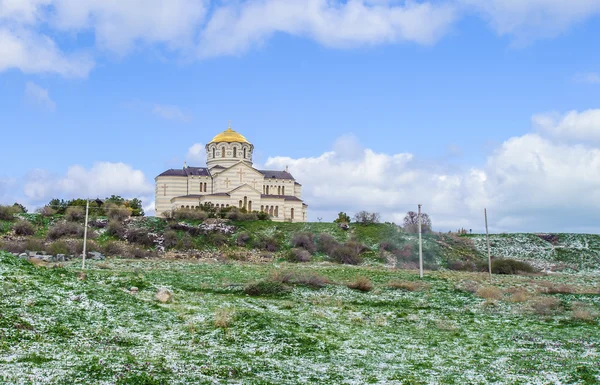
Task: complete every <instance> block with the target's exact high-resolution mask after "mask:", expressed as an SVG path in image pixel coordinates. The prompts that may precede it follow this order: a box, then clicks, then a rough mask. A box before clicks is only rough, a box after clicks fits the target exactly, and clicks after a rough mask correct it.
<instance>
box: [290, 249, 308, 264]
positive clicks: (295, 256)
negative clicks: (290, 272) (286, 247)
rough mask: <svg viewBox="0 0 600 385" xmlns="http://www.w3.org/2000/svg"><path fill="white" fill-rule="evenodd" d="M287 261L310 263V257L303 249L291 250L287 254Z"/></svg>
mask: <svg viewBox="0 0 600 385" xmlns="http://www.w3.org/2000/svg"><path fill="white" fill-rule="evenodd" d="M287 260H288V261H290V262H310V260H311V255H310V253H309V252H308V251H306V250H305V249H292V250H290V252H289V253H288V257H287Z"/></svg>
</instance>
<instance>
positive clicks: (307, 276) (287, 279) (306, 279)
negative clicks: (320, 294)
mask: <svg viewBox="0 0 600 385" xmlns="http://www.w3.org/2000/svg"><path fill="white" fill-rule="evenodd" d="M270 280H271V281H273V282H280V283H285V284H292V285H303V286H308V287H310V288H312V289H319V288H322V287H324V286H325V285H327V284H328V283H329V279H327V277H323V276H321V275H318V274H315V273H294V272H290V271H285V272H276V273H275V274H273V275H272V276H271V278H270Z"/></svg>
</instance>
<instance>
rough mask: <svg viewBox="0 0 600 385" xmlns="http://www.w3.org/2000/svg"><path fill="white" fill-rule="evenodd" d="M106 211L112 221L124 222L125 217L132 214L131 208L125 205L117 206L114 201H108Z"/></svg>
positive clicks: (105, 206)
mask: <svg viewBox="0 0 600 385" xmlns="http://www.w3.org/2000/svg"><path fill="white" fill-rule="evenodd" d="M104 211H105V212H106V216H107V217H108V219H110V220H112V221H119V222H123V221H124V220H125V219H127V218H129V217H130V216H131V209H130V208H128V207H125V206H117V205H116V204H114V203H107V204H105V205H104Z"/></svg>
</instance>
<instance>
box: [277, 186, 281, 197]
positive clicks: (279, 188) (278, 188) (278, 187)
mask: <svg viewBox="0 0 600 385" xmlns="http://www.w3.org/2000/svg"><path fill="white" fill-rule="evenodd" d="M277 195H281V186H277Z"/></svg>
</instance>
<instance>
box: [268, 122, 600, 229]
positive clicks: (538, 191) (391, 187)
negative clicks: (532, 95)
mask: <svg viewBox="0 0 600 385" xmlns="http://www.w3.org/2000/svg"><path fill="white" fill-rule="evenodd" d="M345 140H346V139H344V140H342V141H338V142H337V143H336V145H335V146H334V148H335V150H332V151H329V152H326V153H324V154H322V155H320V156H317V157H311V158H299V159H294V158H289V157H271V158H269V159H268V160H267V162H266V166H267V167H270V168H275V169H283V168H285V166H286V165H289V166H290V171H291V172H292V174H293V175H294V176H295V177H296V178H297V179H298V180H299V181H300V182H301V183H302V184H303V198H304V199H305V201H306V202H307V203H308V204H309V215H310V218H311V219H312V220H315V219H316V218H318V217H321V218H324V220H327V221H329V220H333V218H335V216H336V215H337V213H338V212H339V211H346V212H348V213H349V214H352V213H355V212H357V211H360V210H363V209H364V210H369V211H376V212H379V213H381V214H382V218H383V219H384V220H388V221H394V222H396V223H401V222H402V219H403V217H404V215H405V214H406V212H407V211H409V210H415V209H416V205H417V204H418V203H421V204H423V208H424V211H425V212H427V213H428V214H429V215H431V217H432V218H433V221H434V226H435V227H436V229H438V230H453V229H457V228H460V227H465V228H467V229H469V228H472V229H473V230H474V231H482V230H483V209H484V208H487V209H488V212H489V214H490V228H491V229H492V231H496V232H500V231H582V232H589V231H594V232H597V231H600V226H599V225H598V224H597V223H596V220H595V218H597V217H598V215H600V175H599V174H598V172H597V170H598V169H600V148H597V147H594V146H591V145H589V144H588V145H584V144H568V143H564V142H560V141H556V140H555V139H554V137H552V136H550V137H545V136H543V135H540V134H537V133H531V134H527V135H523V136H519V137H514V138H510V139H508V140H506V141H505V142H504V143H502V145H500V146H499V147H498V148H496V150H495V151H494V152H493V153H492V154H490V155H489V157H488V159H487V161H486V163H485V164H484V165H482V166H481V167H472V168H465V169H463V170H458V171H452V172H448V171H445V170H444V169H443V167H435V165H434V166H432V165H428V163H426V162H419V161H418V160H417V159H416V158H415V156H414V155H413V154H409V153H399V154H384V153H378V152H375V151H373V150H372V149H362V150H360V151H359V152H356V151H351V152H350V153H354V154H355V155H354V156H352V157H349V156H347V155H348V154H345V155H342V153H343V147H342V146H340V143H343V142H344V141H345ZM340 151H342V153H340Z"/></svg>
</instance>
